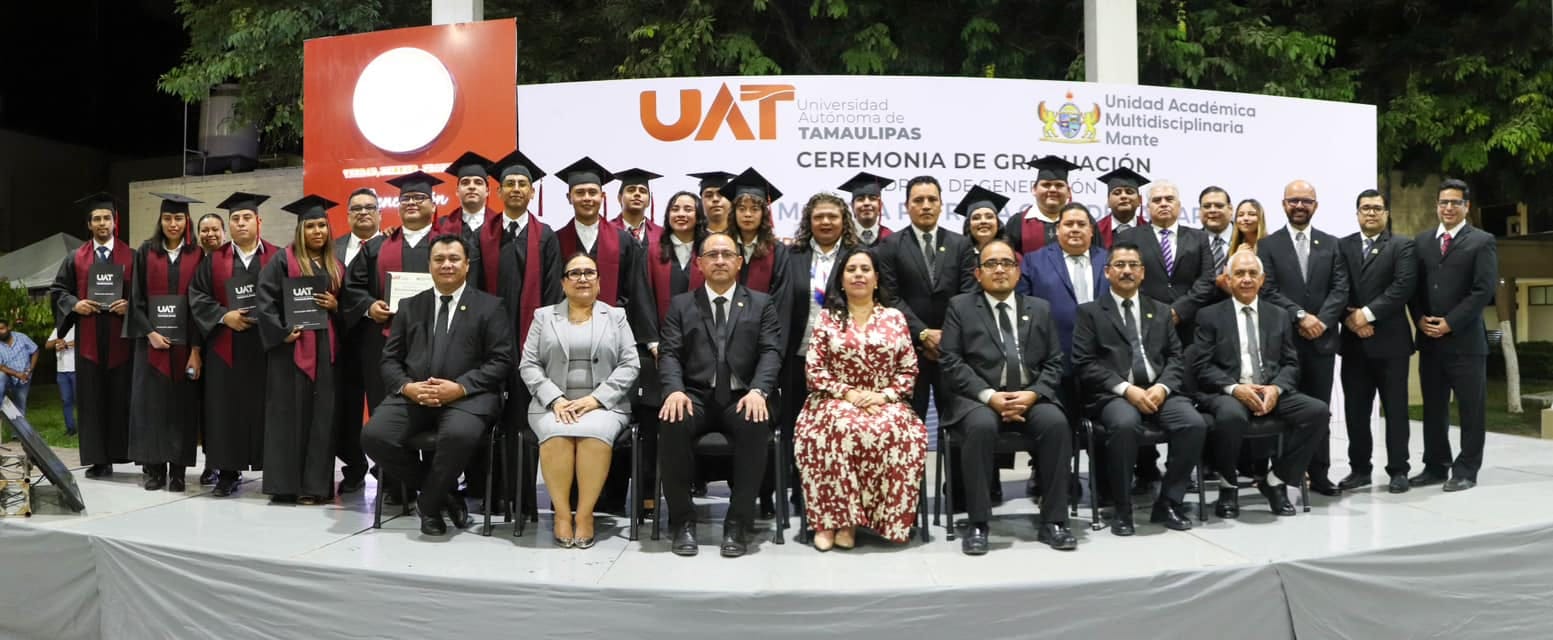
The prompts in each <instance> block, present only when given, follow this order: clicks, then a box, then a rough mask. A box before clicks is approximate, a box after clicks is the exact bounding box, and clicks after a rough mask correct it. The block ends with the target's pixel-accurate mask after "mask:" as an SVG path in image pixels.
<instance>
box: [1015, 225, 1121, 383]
mask: <svg viewBox="0 0 1553 640" xmlns="http://www.w3.org/2000/svg"><path fill="white" fill-rule="evenodd" d="M1058 216H1059V217H1058V220H1057V242H1056V243H1055V244H1049V245H1046V246H1045V247H1041V249H1040V250H1039V251H1036V252H1034V253H1031V254H1027V255H1025V256H1024V259H1023V260H1022V261H1021V262H1022V263H1023V264H1021V265H1020V267H1019V272H1020V274H1019V288H1018V291H1019V294H1020V295H1025V296H1035V297H1037V298H1040V299H1042V300H1045V301H1046V303H1047V304H1049V305H1051V313H1052V320H1053V321H1055V322H1056V324H1057V337H1058V338H1059V339H1061V340H1062V353H1063V369H1064V370H1065V371H1066V370H1069V369H1071V367H1072V363H1073V324H1074V321H1075V319H1076V318H1077V317H1078V307H1079V305H1081V304H1084V303H1086V302H1094V301H1095V300H1098V299H1100V298H1102V297H1104V296H1105V293H1106V291H1107V290H1108V288H1109V287H1110V283H1109V282H1108V281H1107V278H1106V262H1107V258H1108V255H1109V254H1108V253H1107V252H1106V250H1105V249H1101V248H1099V247H1096V246H1094V244H1093V239H1094V226H1093V225H1092V224H1091V222H1090V217H1089V209H1088V208H1087V207H1085V206H1084V205H1082V204H1079V203H1077V202H1070V203H1068V204H1067V206H1064V207H1063V208H1062V212H1061V213H1059V214H1058Z"/></svg>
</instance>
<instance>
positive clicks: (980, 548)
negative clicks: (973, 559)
mask: <svg viewBox="0 0 1553 640" xmlns="http://www.w3.org/2000/svg"><path fill="white" fill-rule="evenodd" d="M960 552H961V553H964V554H965V555H968V556H984V555H987V525H986V523H978V524H973V525H971V526H970V527H969V528H968V529H966V531H965V537H963V538H960Z"/></svg>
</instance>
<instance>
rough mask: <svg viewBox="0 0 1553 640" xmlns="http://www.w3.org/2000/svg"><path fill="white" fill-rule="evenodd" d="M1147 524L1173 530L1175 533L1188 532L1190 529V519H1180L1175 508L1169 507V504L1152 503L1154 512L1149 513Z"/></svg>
mask: <svg viewBox="0 0 1553 640" xmlns="http://www.w3.org/2000/svg"><path fill="white" fill-rule="evenodd" d="M1149 522H1152V523H1154V524H1162V525H1165V528H1166V529H1173V530H1175V531H1190V530H1191V529H1192V521H1191V519H1190V518H1182V517H1181V514H1179V513H1176V510H1175V508H1173V507H1171V506H1170V503H1169V502H1156V503H1154V510H1153V511H1152V512H1151V513H1149Z"/></svg>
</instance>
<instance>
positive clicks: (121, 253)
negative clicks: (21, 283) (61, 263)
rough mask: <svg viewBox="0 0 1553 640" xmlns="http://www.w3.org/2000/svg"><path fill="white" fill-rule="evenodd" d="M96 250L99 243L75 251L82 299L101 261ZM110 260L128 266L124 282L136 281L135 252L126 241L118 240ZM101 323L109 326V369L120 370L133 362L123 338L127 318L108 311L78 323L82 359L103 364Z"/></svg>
mask: <svg viewBox="0 0 1553 640" xmlns="http://www.w3.org/2000/svg"><path fill="white" fill-rule="evenodd" d="M96 251H97V243H96V242H92V241H87V242H85V243H83V244H82V245H81V248H79V249H76V252H75V258H74V259H75V287H76V293H77V294H79V295H80V297H81V298H85V297H86V292H87V291H88V289H87V286H88V285H87V281H86V280H87V273H88V272H89V271H91V269H92V264H93V263H95V262H97V253H96ZM108 261H109V262H112V263H113V264H116V265H119V266H121V267H124V282H134V277H135V273H134V272H135V252H134V251H133V250H131V249H130V248H129V247H127V246H125V245H124V243H123V241H120V240H114V242H113V253H111V254H109V255H108ZM105 318H106V320H105ZM98 322H107V323H108V336H109V337H108V363H107V367H108V368H109V369H117V368H118V367H120V366H122V365H123V364H124V363H125V362H127V361H129V341H128V340H125V339H123V338H120V337H119V336H121V335H123V333H124V318H123V317H122V316H119V315H115V314H112V313H108V311H107V309H106V308H104V309H103V310H102V311H99V312H98V313H94V314H92V315H89V316H81V317H80V318H78V319H77V320H76V324H77V325H78V326H79V327H80V330H79V331H76V342H78V343H79V344H80V345H81V348H80V350H79V353H80V354H81V357H83V358H86V359H87V360H90V361H92V362H93V363H96V364H99V365H100V364H103V363H101V362H98V361H97V350H98V345H97V323H98Z"/></svg>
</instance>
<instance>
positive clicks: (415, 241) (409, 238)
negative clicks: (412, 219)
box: [403, 224, 431, 247]
mask: <svg viewBox="0 0 1553 640" xmlns="http://www.w3.org/2000/svg"><path fill="white" fill-rule="evenodd" d="M428 235H431V225H429V224H428V225H426V226H424V227H421V228H420V230H419V231H411V230H409V229H408V228H406V229H404V236H403V237H404V246H406V247H418V246H420V244H421V240H424V239H425V238H426V236H428Z"/></svg>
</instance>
